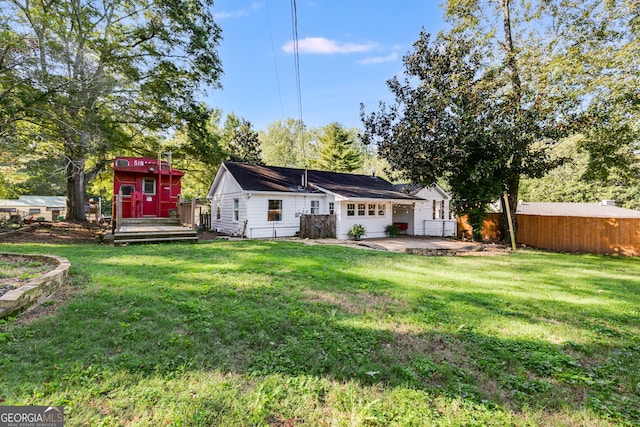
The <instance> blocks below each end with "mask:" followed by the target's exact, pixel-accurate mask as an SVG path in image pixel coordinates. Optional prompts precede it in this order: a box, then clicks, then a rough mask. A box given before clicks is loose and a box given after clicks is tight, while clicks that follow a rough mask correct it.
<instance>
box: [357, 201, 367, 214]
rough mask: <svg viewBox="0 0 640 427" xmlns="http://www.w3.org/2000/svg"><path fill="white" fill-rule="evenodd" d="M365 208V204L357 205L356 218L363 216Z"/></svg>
mask: <svg viewBox="0 0 640 427" xmlns="http://www.w3.org/2000/svg"><path fill="white" fill-rule="evenodd" d="M366 207H367V204H366V203H358V216H365V213H366V211H367V209H366Z"/></svg>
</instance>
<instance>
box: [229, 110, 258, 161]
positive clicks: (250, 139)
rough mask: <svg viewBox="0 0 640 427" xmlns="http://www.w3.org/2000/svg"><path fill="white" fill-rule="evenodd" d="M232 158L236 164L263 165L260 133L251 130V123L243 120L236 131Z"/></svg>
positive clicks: (232, 145)
mask: <svg viewBox="0 0 640 427" xmlns="http://www.w3.org/2000/svg"><path fill="white" fill-rule="evenodd" d="M230 151H231V153H230V158H231V160H232V161H234V162H242V163H249V164H252V165H263V164H264V162H263V161H262V151H261V149H260V141H259V140H258V132H256V131H254V130H253V129H251V122H249V121H247V120H245V119H242V121H241V122H240V126H238V127H237V128H235V129H234V131H233V136H232V139H231V147H230Z"/></svg>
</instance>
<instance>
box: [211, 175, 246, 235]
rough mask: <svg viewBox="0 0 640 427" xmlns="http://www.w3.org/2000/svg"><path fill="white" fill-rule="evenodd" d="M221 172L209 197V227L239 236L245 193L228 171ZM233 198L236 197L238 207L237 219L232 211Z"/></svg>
mask: <svg viewBox="0 0 640 427" xmlns="http://www.w3.org/2000/svg"><path fill="white" fill-rule="evenodd" d="M222 174H223V175H222V176H221V177H220V181H219V183H218V187H217V188H216V189H215V192H214V194H213V197H212V199H211V229H212V230H216V231H218V232H220V233H225V234H230V235H232V236H239V235H241V234H242V231H243V228H244V220H245V218H246V212H247V207H246V206H247V204H246V195H245V194H244V192H243V191H242V189H241V188H240V186H239V185H238V183H237V182H236V181H235V179H233V177H232V176H231V175H230V174H229V173H228V172H226V171H223V172H222ZM234 199H238V201H239V208H240V212H239V218H238V220H237V221H236V220H235V218H234V213H233V200H234ZM218 207H220V219H219V220H218V217H217V213H218Z"/></svg>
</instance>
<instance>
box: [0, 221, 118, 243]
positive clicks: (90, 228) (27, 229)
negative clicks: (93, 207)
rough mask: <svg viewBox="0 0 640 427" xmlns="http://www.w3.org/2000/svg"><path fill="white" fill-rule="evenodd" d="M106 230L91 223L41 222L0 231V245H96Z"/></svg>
mask: <svg viewBox="0 0 640 427" xmlns="http://www.w3.org/2000/svg"><path fill="white" fill-rule="evenodd" d="M107 230H108V228H107V227H104V226H101V225H96V224H92V223H74V222H67V221H60V222H41V223H35V224H29V225H25V226H23V227H20V228H15V229H0V243H50V244H60V243H96V242H100V241H102V239H103V238H104V235H105V234H106V232H107Z"/></svg>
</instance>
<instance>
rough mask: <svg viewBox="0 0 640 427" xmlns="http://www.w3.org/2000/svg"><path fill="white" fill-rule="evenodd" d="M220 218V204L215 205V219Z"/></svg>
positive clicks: (218, 219)
mask: <svg viewBox="0 0 640 427" xmlns="http://www.w3.org/2000/svg"><path fill="white" fill-rule="evenodd" d="M220 218H222V210H221V209H220V205H218V206H216V220H217V221H220Z"/></svg>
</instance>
